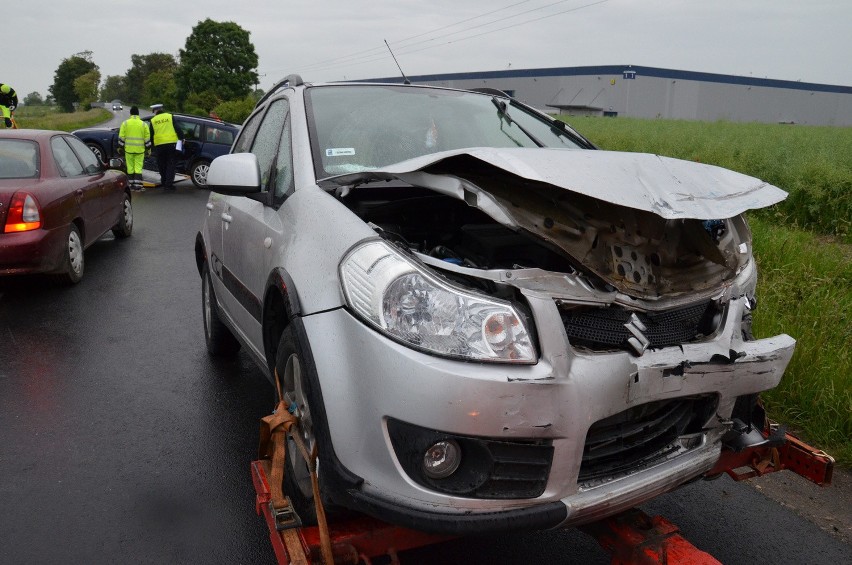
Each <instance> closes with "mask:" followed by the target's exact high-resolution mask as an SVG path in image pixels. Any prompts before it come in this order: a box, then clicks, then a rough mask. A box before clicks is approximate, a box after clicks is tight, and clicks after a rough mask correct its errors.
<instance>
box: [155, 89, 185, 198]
mask: <svg viewBox="0 0 852 565" xmlns="http://www.w3.org/2000/svg"><path fill="white" fill-rule="evenodd" d="M151 110H153V111H154V117H152V118H151V138H152V139H153V140H154V155H155V156H156V157H157V169H158V171H159V172H160V184H162V185H163V189H164V190H174V189H175V165H176V162H177V155H175V151H176V146H177V142H178V139H181V136H180V133H178V132H177V131H176V130H175V125H174V122H173V121H172V115H171V114H170V113H168V112H164V111H163V105H162V104H154V105H153V106H151Z"/></svg>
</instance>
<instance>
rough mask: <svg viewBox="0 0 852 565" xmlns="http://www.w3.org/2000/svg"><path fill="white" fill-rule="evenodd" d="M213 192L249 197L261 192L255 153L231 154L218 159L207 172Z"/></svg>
mask: <svg viewBox="0 0 852 565" xmlns="http://www.w3.org/2000/svg"><path fill="white" fill-rule="evenodd" d="M207 188H208V189H209V190H211V191H212V192H218V193H220V194H231V195H241V194H242V195H249V194H255V193H258V192H260V166H259V165H258V164H257V157H256V156H255V154H254V153H231V154H228V155H222V156H221V157H216V158H215V159H213V162H212V163H210V170H209V171H207Z"/></svg>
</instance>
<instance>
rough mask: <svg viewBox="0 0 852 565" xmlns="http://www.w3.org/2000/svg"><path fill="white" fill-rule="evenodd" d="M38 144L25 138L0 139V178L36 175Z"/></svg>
mask: <svg viewBox="0 0 852 565" xmlns="http://www.w3.org/2000/svg"><path fill="white" fill-rule="evenodd" d="M38 165H39V163H38V144H37V143H36V142H34V141H29V140H25V139H0V179H27V178H34V177H37V176H38Z"/></svg>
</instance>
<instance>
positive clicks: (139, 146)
mask: <svg viewBox="0 0 852 565" xmlns="http://www.w3.org/2000/svg"><path fill="white" fill-rule="evenodd" d="M118 151H119V153H121V152H124V159H125V161H127V176H128V177H130V190H134V191H137V192H143V191H144V190H145V186H144V185H143V184H142V162H143V161H144V160H145V154H146V153H148V152H150V151H151V130H150V129H149V128H148V124H146V123H145V122H143V121H142V120H140V119H139V108H138V107H136V106H131V107H130V118H128V119H126V120H124V122H122V124H121V128H120V129H119V130H118Z"/></svg>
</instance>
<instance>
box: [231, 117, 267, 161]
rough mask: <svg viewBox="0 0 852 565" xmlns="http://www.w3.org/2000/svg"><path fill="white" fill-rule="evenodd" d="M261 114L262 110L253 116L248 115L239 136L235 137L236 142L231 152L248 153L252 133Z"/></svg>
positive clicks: (252, 137) (255, 130)
mask: <svg viewBox="0 0 852 565" xmlns="http://www.w3.org/2000/svg"><path fill="white" fill-rule="evenodd" d="M262 116H263V112H258V113H257V114H255V115H254V116H252V117H250V118H249V120H248V121H247V122H246V123H245V125H244V126H243V129H242V130H241V131H240V136H239V137H238V138H237V143H236V144H235V145H234V147H233V149H232V150H231V153H248V152H249V148H250V147H251V142H252V140H253V139H254V134H255V133H256V132H257V126H258V125H260V118H261V117H262Z"/></svg>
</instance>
